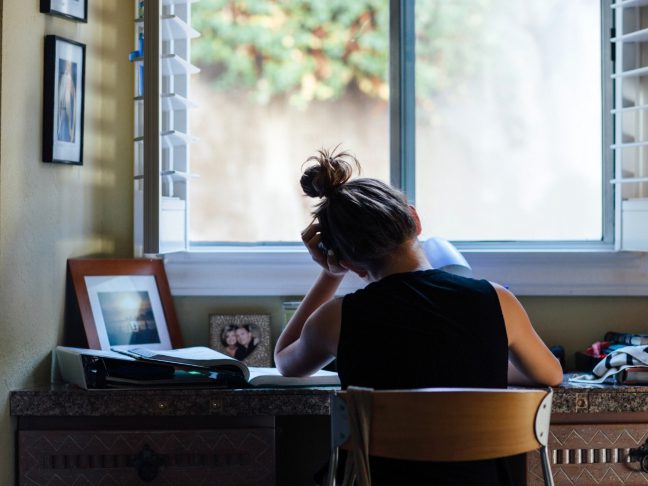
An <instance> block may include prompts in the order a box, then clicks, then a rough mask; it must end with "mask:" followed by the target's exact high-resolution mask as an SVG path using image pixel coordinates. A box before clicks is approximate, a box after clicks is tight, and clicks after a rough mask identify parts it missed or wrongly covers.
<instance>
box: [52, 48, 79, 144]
mask: <svg viewBox="0 0 648 486" xmlns="http://www.w3.org/2000/svg"><path fill="white" fill-rule="evenodd" d="M58 73H59V78H58V100H57V112H58V124H57V129H56V138H57V140H58V141H59V142H70V143H74V141H75V131H76V104H77V99H76V98H77V94H76V78H77V64H76V63H74V62H72V61H68V60H65V59H60V60H59V65H58Z"/></svg>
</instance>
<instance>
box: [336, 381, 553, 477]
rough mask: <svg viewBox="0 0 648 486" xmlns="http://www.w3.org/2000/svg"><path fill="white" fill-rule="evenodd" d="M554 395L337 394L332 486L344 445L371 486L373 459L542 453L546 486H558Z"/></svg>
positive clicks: (452, 391)
mask: <svg viewBox="0 0 648 486" xmlns="http://www.w3.org/2000/svg"><path fill="white" fill-rule="evenodd" d="M552 396H553V392H552V390H551V389H550V388H548V389H481V388H426V389H418V390H384V391H378V390H376V391H374V390H372V389H366V388H355V389H354V388H352V387H349V389H348V390H347V391H341V392H338V393H337V394H336V395H334V396H333V397H332V402H331V425H332V427H331V433H332V437H331V438H332V445H333V452H332V454H331V461H330V463H329V472H328V477H327V482H326V483H325V484H327V485H331V486H334V485H335V471H336V470H337V452H338V447H343V448H345V449H347V450H349V455H348V457H349V458H351V457H353V460H352V461H351V462H354V463H355V468H356V471H357V472H358V474H357V476H358V480H359V481H358V482H359V484H360V486H364V485H368V484H370V483H369V482H366V480H363V479H361V478H362V477H363V474H362V468H363V467H364V468H367V469H368V456H367V455H372V456H379V457H386V458H393V459H404V460H417V461H449V462H453V461H473V460H480V459H495V458H500V457H507V456H512V455H516V454H522V453H526V452H529V451H533V450H538V449H539V450H540V453H541V464H542V471H543V475H544V483H545V486H553V484H554V483H553V478H552V475H551V468H550V465H549V457H548V453H547V439H548V435H549V419H550V415H551V400H552ZM349 439H350V440H349ZM348 462H349V461H348ZM345 482H348V478H345Z"/></svg>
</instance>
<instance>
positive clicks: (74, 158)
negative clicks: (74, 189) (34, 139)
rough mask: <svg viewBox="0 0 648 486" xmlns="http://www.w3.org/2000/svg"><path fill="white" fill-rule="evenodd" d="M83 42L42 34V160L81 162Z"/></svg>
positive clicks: (83, 83) (83, 82) (83, 86)
mask: <svg viewBox="0 0 648 486" xmlns="http://www.w3.org/2000/svg"><path fill="white" fill-rule="evenodd" d="M85 51H86V48H85V45H84V44H81V43H79V42H75V41H71V40H69V39H64V38H63V37H58V36H55V35H48V36H45V69H44V81H43V161H44V162H56V163H61V164H76V165H81V164H83V111H84V110H83V108H84V103H85Z"/></svg>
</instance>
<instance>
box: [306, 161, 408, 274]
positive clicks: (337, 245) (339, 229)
mask: <svg viewBox="0 0 648 486" xmlns="http://www.w3.org/2000/svg"><path fill="white" fill-rule="evenodd" d="M310 162H314V164H312V165H310V166H309V167H307V168H306V170H305V171H304V174H303V175H302V177H301V180H300V183H301V186H302V189H303V190H304V193H305V194H306V195H307V196H310V197H316V198H320V199H321V201H320V202H319V203H318V204H317V205H316V207H315V210H314V211H313V215H314V216H315V217H316V218H317V220H318V222H319V224H320V229H321V234H322V243H323V245H324V247H325V248H326V249H327V250H328V249H331V250H333V251H334V252H335V253H336V256H337V257H338V258H339V259H346V260H350V261H352V262H354V263H359V264H362V265H366V266H367V267H369V268H374V267H376V266H379V265H380V264H381V262H382V261H383V259H384V258H385V257H386V256H388V255H389V253H390V252H392V251H393V250H394V249H396V248H397V247H398V246H400V245H401V244H403V243H404V242H405V241H407V240H409V239H411V238H413V237H415V236H416V235H417V232H418V227H417V223H416V221H415V219H414V216H413V214H412V211H411V209H410V207H409V205H408V203H407V200H406V198H405V196H404V195H403V194H402V193H401V192H400V191H398V190H396V189H394V188H393V187H391V186H389V185H387V184H385V183H384V182H381V181H379V180H377V179H370V178H357V179H351V175H352V172H353V168H354V167H356V168H357V169H358V171H359V169H360V164H359V163H358V161H357V159H356V158H355V157H354V156H353V155H351V154H349V153H347V152H336V149H333V150H332V151H328V150H324V149H322V150H319V151H318V154H317V155H315V156H312V157H309V158H308V159H307V160H306V162H305V163H310Z"/></svg>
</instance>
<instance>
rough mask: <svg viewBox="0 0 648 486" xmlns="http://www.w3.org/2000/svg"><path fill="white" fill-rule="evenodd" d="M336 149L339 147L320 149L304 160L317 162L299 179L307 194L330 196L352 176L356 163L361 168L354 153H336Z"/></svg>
mask: <svg viewBox="0 0 648 486" xmlns="http://www.w3.org/2000/svg"><path fill="white" fill-rule="evenodd" d="M336 149H337V147H335V148H334V149H333V150H331V151H329V150H326V149H320V150H318V151H317V155H313V156H311V157H309V158H308V159H306V162H304V164H307V163H309V162H311V161H313V162H315V164H314V165H311V166H310V167H308V168H307V169H306V170H305V171H304V173H303V174H302V176H301V179H300V181H299V183H300V184H301V187H302V189H303V191H304V193H305V194H306V195H307V196H309V197H319V198H322V197H329V196H330V195H331V194H332V193H333V192H334V191H335V190H337V189H338V188H339V187H340V186H342V185H343V184H344V183H345V182H347V181H348V180H349V179H350V178H351V175H352V173H353V166H354V165H355V166H356V168H357V169H358V171H359V170H360V164H359V163H358V160H357V159H356V158H355V157H354V156H353V155H351V154H350V153H348V152H344V151H341V152H338V153H336V152H335V151H336Z"/></svg>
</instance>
